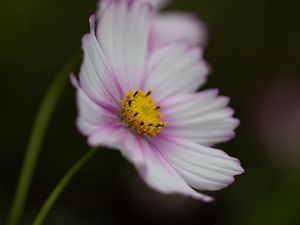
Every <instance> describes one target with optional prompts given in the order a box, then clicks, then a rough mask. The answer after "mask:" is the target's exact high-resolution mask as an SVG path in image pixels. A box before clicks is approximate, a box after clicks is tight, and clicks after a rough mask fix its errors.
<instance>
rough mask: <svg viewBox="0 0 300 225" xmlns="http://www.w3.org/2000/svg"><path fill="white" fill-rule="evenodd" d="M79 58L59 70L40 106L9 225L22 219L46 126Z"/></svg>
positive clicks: (78, 55)
mask: <svg viewBox="0 0 300 225" xmlns="http://www.w3.org/2000/svg"><path fill="white" fill-rule="evenodd" d="M79 58H80V54H79V52H77V53H76V54H75V55H74V56H73V57H71V59H70V60H69V61H68V62H67V64H66V65H65V66H64V68H63V69H62V70H61V71H60V72H59V74H58V75H57V77H56V79H55V80H54V81H53V83H52V85H51V86H50V88H49V90H48V92H47V94H46V96H45V97H44V99H43V102H42V104H41V106H40V108H39V111H38V113H37V116H36V119H35V121H34V125H33V128H32V131H31V135H30V139H29V143H28V145H27V149H26V153H25V154H26V155H25V157H24V160H23V165H22V168H21V173H20V177H19V181H18V185H17V189H16V193H15V197H14V199H13V202H12V207H11V211H10V214H9V217H8V220H7V225H17V224H18V223H19V221H20V218H21V216H22V213H23V208H24V205H25V202H26V199H27V194H28V190H29V187H30V183H31V180H32V176H33V172H34V169H35V166H36V162H37V158H38V155H39V151H40V147H41V144H42V142H43V139H44V135H45V131H46V128H47V126H48V123H49V121H50V118H51V115H52V113H53V111H54V109H55V107H56V105H57V102H58V100H59V98H60V96H61V95H62V93H63V90H64V88H65V86H66V84H67V81H68V77H69V73H70V71H71V70H72V69H74V65H76V64H77V62H78V61H79Z"/></svg>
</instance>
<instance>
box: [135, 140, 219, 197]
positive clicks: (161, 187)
mask: <svg viewBox="0 0 300 225" xmlns="http://www.w3.org/2000/svg"><path fill="white" fill-rule="evenodd" d="M154 142H155V141H154ZM154 142H153V143H152V144H151V143H148V142H147V141H145V140H143V151H144V157H145V168H144V169H143V170H140V174H141V176H142V178H143V179H144V180H145V182H146V183H147V184H148V185H149V186H150V187H152V188H154V189H155V190H158V191H160V192H162V193H165V194H173V193H177V194H183V195H186V196H190V197H193V198H196V199H201V200H203V201H206V202H209V201H212V200H213V198H211V197H209V196H207V195H204V194H202V193H198V192H196V191H195V190H193V189H192V188H191V187H190V186H188V185H187V183H186V182H185V180H184V179H183V178H182V177H181V176H180V175H179V173H178V172H177V171H176V170H175V169H174V167H173V165H172V164H170V162H169V161H167V160H166V158H164V155H163V154H162V152H163V151H168V150H169V149H167V148H164V147H167V146H160V147H159V148H157V147H156V146H155V145H154Z"/></svg>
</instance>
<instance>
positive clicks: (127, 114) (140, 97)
mask: <svg viewBox="0 0 300 225" xmlns="http://www.w3.org/2000/svg"><path fill="white" fill-rule="evenodd" d="M151 93H152V91H149V92H147V93H145V92H143V91H142V90H138V91H129V92H128V93H127V95H126V97H125V98H124V100H123V101H122V108H121V113H122V118H123V119H124V121H125V122H126V123H127V124H128V125H129V126H130V127H133V128H134V129H135V130H136V132H137V133H138V134H140V135H145V136H154V137H155V136H156V135H157V134H158V133H159V132H160V130H161V128H162V127H165V126H166V125H167V123H166V122H162V121H161V120H160V118H161V117H162V114H160V113H159V109H160V106H156V105H155V104H154V101H153V99H152V98H151V97H150V95H151Z"/></svg>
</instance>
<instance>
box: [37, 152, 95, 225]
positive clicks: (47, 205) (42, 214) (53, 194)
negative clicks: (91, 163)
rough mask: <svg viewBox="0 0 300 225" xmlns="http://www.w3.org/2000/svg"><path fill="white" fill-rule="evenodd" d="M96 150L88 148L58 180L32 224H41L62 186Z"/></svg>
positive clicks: (63, 186) (65, 184)
mask: <svg viewBox="0 0 300 225" xmlns="http://www.w3.org/2000/svg"><path fill="white" fill-rule="evenodd" d="M96 152H97V149H92V150H89V151H88V152H87V153H86V154H85V155H84V156H83V157H82V158H81V159H80V160H79V161H78V162H77V163H76V164H75V165H74V166H73V167H72V168H71V169H70V170H69V171H68V173H67V174H66V175H65V176H64V177H63V178H62V179H61V180H60V181H59V183H58V184H57V185H56V187H55V188H54V189H53V191H52V192H51V194H50V195H49V197H48V198H47V200H46V202H45V203H44V205H43V206H42V208H41V210H40V211H39V213H38V215H37V217H36V218H35V220H34V222H33V224H32V225H41V224H42V223H43V221H44V219H45V217H46V216H47V214H48V212H49V210H50V209H51V207H52V206H53V204H54V203H55V201H56V200H57V198H58V197H59V195H60V194H61V193H62V191H63V190H64V188H65V187H66V186H67V184H68V183H69V182H70V180H71V179H72V178H73V177H74V175H76V173H77V172H78V171H79V170H80V168H81V167H82V166H83V165H85V164H86V163H87V161H88V160H89V159H90V158H91V157H92V156H93V155H94V154H95V153H96Z"/></svg>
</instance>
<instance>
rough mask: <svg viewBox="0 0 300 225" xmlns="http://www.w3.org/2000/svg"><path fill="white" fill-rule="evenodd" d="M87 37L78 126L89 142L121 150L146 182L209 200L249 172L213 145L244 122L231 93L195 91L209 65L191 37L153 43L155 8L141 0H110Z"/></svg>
mask: <svg viewBox="0 0 300 225" xmlns="http://www.w3.org/2000/svg"><path fill="white" fill-rule="evenodd" d="M102 7H105V8H102V9H100V13H98V14H97V15H96V16H92V17H91V18H90V25H91V27H90V29H91V30H90V33H88V34H86V35H85V36H84V37H83V40H82V47H83V50H84V59H83V63H82V66H81V70H80V75H79V81H77V80H76V79H75V78H74V77H73V78H72V80H73V83H74V84H75V86H76V89H77V103H78V110H79V115H78V119H77V125H78V128H79V130H80V132H81V133H82V134H83V135H85V136H87V137H88V143H89V145H91V146H96V147H97V146H107V147H109V148H114V149H119V150H120V151H121V153H122V154H123V155H124V156H125V157H126V158H127V159H128V160H130V161H131V162H132V163H133V164H134V165H135V166H136V168H137V169H138V171H139V173H140V175H141V176H142V178H143V179H144V180H145V182H146V183H147V184H148V185H149V186H151V187H152V188H154V189H156V190H158V191H161V192H163V193H180V194H183V195H187V196H191V197H193V198H196V199H201V200H204V201H211V200H213V198H211V197H209V196H207V195H205V194H202V193H199V192H197V191H195V189H197V190H199V191H206V190H210V191H213V190H218V189H221V188H224V187H226V186H228V185H229V184H230V183H232V182H233V181H234V177H233V176H234V175H238V174H240V173H242V172H243V169H242V167H241V165H240V163H239V160H238V159H236V158H232V157H230V156H228V155H227V154H226V153H225V152H223V151H221V150H217V149H214V148H211V147H209V146H211V145H214V144H216V143H219V142H224V141H227V140H229V139H230V138H232V137H233V136H234V129H235V128H236V126H237V125H238V123H239V121H238V120H237V119H234V118H232V115H233V110H232V109H230V108H229V107H227V105H228V101H229V100H228V98H226V97H218V96H217V94H218V92H217V91H216V90H208V91H203V92H196V90H197V89H198V88H199V87H200V86H201V85H203V84H204V83H205V81H206V78H207V74H208V72H209V67H208V65H207V64H206V62H205V61H204V59H203V57H202V49H201V48H200V47H193V45H191V43H190V42H188V41H176V42H170V43H165V44H163V45H160V46H157V47H155V48H151V47H150V45H151V43H150V42H151V41H152V39H151V37H153V33H152V32H153V29H152V27H153V23H155V18H154V13H155V12H154V10H153V7H152V6H151V5H150V4H149V3H144V2H142V1H139V0H108V1H107V2H106V4H104V5H102Z"/></svg>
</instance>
